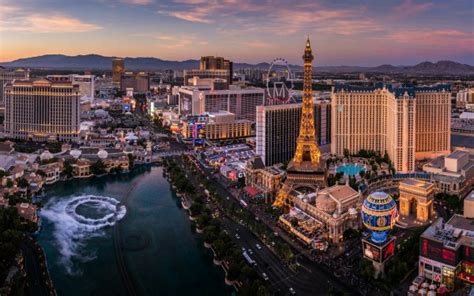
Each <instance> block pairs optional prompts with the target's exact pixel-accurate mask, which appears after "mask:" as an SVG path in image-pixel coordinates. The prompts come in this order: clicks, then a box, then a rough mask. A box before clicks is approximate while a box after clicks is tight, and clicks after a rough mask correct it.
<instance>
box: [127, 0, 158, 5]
mask: <svg viewBox="0 0 474 296" xmlns="http://www.w3.org/2000/svg"><path fill="white" fill-rule="evenodd" d="M121 2H122V3H125V4H130V5H148V4H151V3H153V0H121Z"/></svg>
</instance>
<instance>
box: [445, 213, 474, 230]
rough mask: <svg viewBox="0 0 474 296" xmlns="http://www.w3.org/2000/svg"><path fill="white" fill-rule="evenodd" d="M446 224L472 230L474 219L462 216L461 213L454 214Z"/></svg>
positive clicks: (473, 228)
mask: <svg viewBox="0 0 474 296" xmlns="http://www.w3.org/2000/svg"><path fill="white" fill-rule="evenodd" d="M446 224H449V225H452V226H453V227H454V228H457V229H462V230H467V231H472V232H474V220H473V219H469V218H466V217H463V216H461V215H454V216H452V217H451V219H449V221H448V222H446Z"/></svg>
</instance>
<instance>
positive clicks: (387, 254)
mask: <svg viewBox="0 0 474 296" xmlns="http://www.w3.org/2000/svg"><path fill="white" fill-rule="evenodd" d="M361 217H362V223H363V224H364V225H365V227H366V228H367V229H368V230H369V231H370V237H366V238H363V239H362V249H363V252H364V258H366V259H368V260H370V261H372V262H373V264H374V268H375V275H374V276H375V277H376V278H377V277H379V276H380V275H381V276H382V277H383V275H384V272H383V271H384V265H385V262H387V260H388V259H390V258H391V257H392V256H393V255H394V253H395V238H394V237H391V236H389V235H388V232H389V230H390V229H392V228H393V226H394V225H395V222H396V221H397V218H398V210H397V203H396V202H395V200H394V199H393V198H392V196H391V195H390V194H388V193H385V192H374V193H372V194H370V195H369V196H368V197H367V198H366V199H365V200H364V202H363V203H362V209H361Z"/></svg>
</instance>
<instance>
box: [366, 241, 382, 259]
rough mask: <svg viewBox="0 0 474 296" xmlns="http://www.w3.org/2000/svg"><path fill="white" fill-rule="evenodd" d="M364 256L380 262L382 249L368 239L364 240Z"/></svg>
mask: <svg viewBox="0 0 474 296" xmlns="http://www.w3.org/2000/svg"><path fill="white" fill-rule="evenodd" d="M363 245H364V257H366V258H368V259H370V260H373V261H376V262H380V249H379V248H378V247H376V246H374V245H372V244H370V243H369V242H367V241H364V243H363Z"/></svg>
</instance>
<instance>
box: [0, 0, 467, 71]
mask: <svg viewBox="0 0 474 296" xmlns="http://www.w3.org/2000/svg"><path fill="white" fill-rule="evenodd" d="M473 3H474V1H472V0H465V1H464V0H451V1H416V0H400V1H389V0H387V1H386V0H383V1H382V0H359V1H356V0H352V1H337V0H333V1H330V0H327V1H324V0H322V1H311V0H305V1H297V0H294V1H287V0H286V1H285V0H277V1H271V0H268V1H251V0H225V1H217V0H210V1H205V0H175V1H173V0H80V1H72V0H0V61H10V60H14V59H17V58H22V57H30V56H37V55H43V54H67V55H76V54H90V53H95V54H101V55H107V56H123V57H125V56H130V57H137V56H142V57H145V56H147V57H157V58H161V59H171V60H185V59H197V58H199V57H200V56H202V55H220V56H224V57H226V58H230V59H232V60H234V61H236V62H250V63H254V62H265V61H271V60H272V59H273V58H275V57H283V58H286V59H287V60H289V61H290V62H291V63H295V64H301V63H302V61H301V54H302V48H303V46H304V42H305V39H306V36H307V35H309V36H310V38H311V41H312V46H313V52H314V53H315V57H316V59H315V64H316V65H320V66H321V65H367V66H372V65H379V64H383V63H389V64H394V65H400V64H405V65H409V64H415V63H418V62H421V61H425V60H429V61H438V60H446V59H449V60H454V61H458V62H462V63H469V64H474V20H473V19H474V18H473V15H474V4H473Z"/></svg>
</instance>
